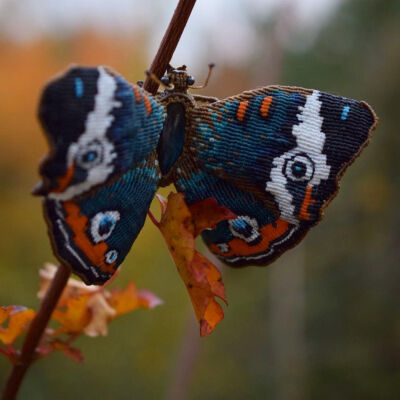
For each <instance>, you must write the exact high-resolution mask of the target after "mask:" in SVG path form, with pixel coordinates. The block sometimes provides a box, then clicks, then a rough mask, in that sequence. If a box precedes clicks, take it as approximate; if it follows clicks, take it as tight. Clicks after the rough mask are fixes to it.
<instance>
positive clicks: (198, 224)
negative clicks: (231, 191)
mask: <svg viewBox="0 0 400 400" xmlns="http://www.w3.org/2000/svg"><path fill="white" fill-rule="evenodd" d="M189 210H190V213H191V214H192V219H193V223H194V227H195V231H194V236H195V237H196V236H198V235H200V233H201V232H202V231H204V229H207V228H215V226H216V225H217V224H218V222H221V221H224V220H225V219H232V218H236V217H237V215H236V214H235V213H233V212H232V211H231V210H230V209H229V208H227V207H225V206H219V205H218V202H217V200H216V199H215V198H214V197H209V198H208V199H204V200H202V201H198V202H197V203H194V204H192V205H190V206H189Z"/></svg>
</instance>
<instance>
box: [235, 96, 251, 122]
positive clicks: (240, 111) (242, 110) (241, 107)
mask: <svg viewBox="0 0 400 400" xmlns="http://www.w3.org/2000/svg"><path fill="white" fill-rule="evenodd" d="M248 104H249V102H248V100H246V101H241V102H240V103H239V107H238V109H237V112H236V118H237V120H238V121H240V122H242V121H243V119H244V115H245V114H246V108H247V105H248Z"/></svg>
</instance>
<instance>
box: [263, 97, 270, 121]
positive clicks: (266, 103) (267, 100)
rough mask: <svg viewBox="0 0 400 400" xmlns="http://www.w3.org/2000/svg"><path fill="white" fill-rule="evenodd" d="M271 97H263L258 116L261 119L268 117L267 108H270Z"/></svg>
mask: <svg viewBox="0 0 400 400" xmlns="http://www.w3.org/2000/svg"><path fill="white" fill-rule="evenodd" d="M271 102H272V96H267V97H264V99H263V101H262V103H261V107H260V114H261V116H262V117H264V118H265V117H266V116H267V115H268V111H269V107H270V106H271Z"/></svg>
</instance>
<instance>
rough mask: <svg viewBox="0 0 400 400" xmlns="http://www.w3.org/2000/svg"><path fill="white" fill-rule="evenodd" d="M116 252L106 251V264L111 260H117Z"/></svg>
mask: <svg viewBox="0 0 400 400" xmlns="http://www.w3.org/2000/svg"><path fill="white" fill-rule="evenodd" d="M117 258H118V252H117V250H110V251H108V252H107V253H106V256H105V261H106V263H107V264H112V263H113V262H115V261H117Z"/></svg>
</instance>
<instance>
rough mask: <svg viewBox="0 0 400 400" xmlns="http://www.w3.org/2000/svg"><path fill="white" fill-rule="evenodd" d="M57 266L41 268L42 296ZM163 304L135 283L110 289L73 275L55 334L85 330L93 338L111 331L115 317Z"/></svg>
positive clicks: (55, 315) (56, 315) (60, 305)
mask: <svg viewBox="0 0 400 400" xmlns="http://www.w3.org/2000/svg"><path fill="white" fill-rule="evenodd" d="M56 269H57V267H55V266H54V265H52V264H45V268H44V269H42V270H41V271H40V276H41V278H42V282H41V286H40V291H39V293H38V296H39V297H40V298H42V297H43V296H44V294H45V293H46V290H47V288H48V286H49V284H50V282H51V280H52V279H53V278H54V275H55V272H56ZM161 303H162V301H161V300H160V299H159V298H158V297H157V296H156V295H154V294H153V293H151V292H150V291H138V290H137V289H136V287H135V285H134V283H133V282H130V283H129V284H128V287H127V288H126V289H123V290H122V289H113V290H111V291H109V290H106V286H101V287H92V286H86V285H84V284H83V283H81V282H79V281H77V280H76V279H73V278H71V279H69V281H68V283H67V286H66V288H65V290H64V292H63V294H62V296H61V299H60V301H59V303H58V304H57V307H56V309H55V310H54V312H53V314H52V319H53V320H55V321H57V322H58V323H59V324H60V326H59V327H58V328H57V329H55V330H53V331H52V335H53V336H54V335H57V334H60V333H65V334H68V335H79V334H81V333H85V334H86V335H87V336H91V337H95V336H99V335H103V336H105V335H107V333H108V324H109V323H110V322H111V321H112V320H113V319H114V318H115V317H117V316H119V315H122V314H125V313H127V312H130V311H133V310H135V309H137V308H140V307H145V308H153V307H155V306H156V305H158V304H161Z"/></svg>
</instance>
